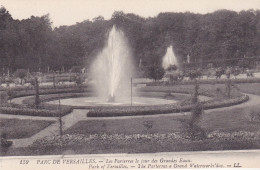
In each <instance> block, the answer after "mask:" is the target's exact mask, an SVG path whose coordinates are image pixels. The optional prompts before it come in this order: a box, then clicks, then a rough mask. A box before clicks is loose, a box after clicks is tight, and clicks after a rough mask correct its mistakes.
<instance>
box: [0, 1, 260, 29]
mask: <svg viewBox="0 0 260 170" xmlns="http://www.w3.org/2000/svg"><path fill="white" fill-rule="evenodd" d="M1 5H2V6H4V7H5V8H6V9H7V10H8V11H9V13H10V14H11V15H12V17H13V18H14V19H26V18H30V17H31V16H32V15H33V16H42V15H45V14H49V15H50V19H51V21H52V23H53V27H57V26H60V25H73V24H76V23H77V22H82V21H84V20H87V19H89V20H92V19H93V18H94V17H97V16H100V15H101V16H103V17H104V18H105V19H110V18H111V16H112V14H113V12H114V11H123V12H125V13H135V14H137V15H140V16H143V17H154V16H156V15H158V14H159V13H160V12H186V11H190V12H193V13H202V14H205V13H209V12H214V11H216V10H219V9H228V10H233V11H237V12H239V11H241V10H248V9H255V10H256V9H258V10H260V0H0V6H1Z"/></svg>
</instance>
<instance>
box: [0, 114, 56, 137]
mask: <svg viewBox="0 0 260 170" xmlns="http://www.w3.org/2000/svg"><path fill="white" fill-rule="evenodd" d="M53 122H54V121H45V120H29V119H28V120H20V119H0V131H1V133H6V135H7V138H8V139H20V138H28V137H31V136H32V135H34V134H36V133H37V132H39V131H41V130H43V129H44V128H46V127H48V126H49V125H50V124H52V123H53Z"/></svg>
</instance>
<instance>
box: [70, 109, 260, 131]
mask: <svg viewBox="0 0 260 170" xmlns="http://www.w3.org/2000/svg"><path fill="white" fill-rule="evenodd" d="M257 110H260V106H254V107H250V108H249V107H248V108H243V109H232V110H228V111H214V112H210V113H207V114H203V115H202V118H201V122H200V125H201V127H202V128H203V129H205V130H206V131H207V132H210V131H215V130H220V131H228V132H229V131H236V130H245V131H257V130H260V122H259V123H258V122H251V121H250V112H251V111H257ZM188 120H189V116H174V115H167V116H155V117H141V118H128V119H107V120H84V121H80V122H78V123H77V124H76V125H74V126H73V127H71V128H70V129H68V130H66V131H65V133H66V134H86V135H88V134H96V133H97V134H98V133H106V134H114V133H117V134H127V135H128V134H144V133H170V132H182V131H185V122H187V121H188ZM147 122H150V124H152V127H151V128H147V127H146V126H145V124H147Z"/></svg>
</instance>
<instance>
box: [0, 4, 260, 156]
mask: <svg viewBox="0 0 260 170" xmlns="http://www.w3.org/2000/svg"><path fill="white" fill-rule="evenodd" d="M0 14H1V15H0V40H1V41H0V47H1V48H0V135H1V149H0V154H1V156H19V155H55V154H99V153H102V154H103V153H109V154H111V153H155V152H156V153H157V152H177V151H209V150H247V149H260V144H259V139H260V105H259V104H260V71H259V70H260V58H259V56H260V50H259V49H260V47H259V44H260V41H259V40H260V39H259V35H260V32H259V26H260V24H259V23H260V19H259V18H260V17H259V16H260V12H259V10H247V11H241V12H234V11H229V10H219V11H215V12H213V13H210V14H205V15H201V14H194V13H189V12H185V13H174V12H168V13H160V14H158V15H157V16H154V17H149V18H144V17H141V16H138V15H136V14H132V13H124V12H122V11H115V12H114V13H113V14H112V17H111V19H109V20H106V19H104V17H102V16H98V17H96V18H94V19H93V20H91V21H90V20H85V21H82V22H79V23H76V24H74V25H71V26H59V27H55V28H53V27H52V21H51V19H50V16H49V15H44V16H41V17H35V16H32V17H31V18H28V19H24V20H17V19H14V18H13V17H12V15H11V14H10V13H9V12H8V11H7V9H6V8H5V7H1V8H0ZM231 21H232V22H231Z"/></svg>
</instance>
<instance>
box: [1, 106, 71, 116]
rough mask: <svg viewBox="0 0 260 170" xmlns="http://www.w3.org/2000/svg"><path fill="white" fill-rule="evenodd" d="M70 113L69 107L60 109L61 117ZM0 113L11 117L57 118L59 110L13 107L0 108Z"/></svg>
mask: <svg viewBox="0 0 260 170" xmlns="http://www.w3.org/2000/svg"><path fill="white" fill-rule="evenodd" d="M71 111H72V108H70V107H63V108H61V116H64V115H66V114H68V113H70V112H71ZM0 112H1V113H3V114H12V115H27V116H42V117H59V114H60V113H59V110H47V109H38V110H37V109H30V108H15V107H0Z"/></svg>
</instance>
